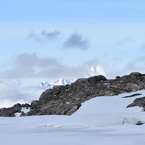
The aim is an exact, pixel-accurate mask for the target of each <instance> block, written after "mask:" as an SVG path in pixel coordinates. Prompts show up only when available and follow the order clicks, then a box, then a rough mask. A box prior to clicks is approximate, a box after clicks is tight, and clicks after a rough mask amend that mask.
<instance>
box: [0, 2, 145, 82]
mask: <svg viewBox="0 0 145 145" xmlns="http://www.w3.org/2000/svg"><path fill="white" fill-rule="evenodd" d="M0 34H1V35H0V51H1V53H0V68H1V69H0V74H1V75H0V76H1V79H10V80H19V81H21V82H22V83H27V84H37V83H38V82H39V81H40V82H41V81H52V80H57V79H59V78H61V77H63V78H64V77H83V73H84V71H85V69H86V68H87V67H90V66H91V65H95V66H97V65H101V66H102V68H103V69H104V72H105V73H106V77H108V78H112V77H115V76H116V75H124V74H128V73H130V72H133V71H140V72H142V73H145V1H143V0H139V1H137V0H118V1H115V0H53V1H50V0H29V1H26V0H25V1H24V0H21V1H20V0H5V1H2V2H0Z"/></svg>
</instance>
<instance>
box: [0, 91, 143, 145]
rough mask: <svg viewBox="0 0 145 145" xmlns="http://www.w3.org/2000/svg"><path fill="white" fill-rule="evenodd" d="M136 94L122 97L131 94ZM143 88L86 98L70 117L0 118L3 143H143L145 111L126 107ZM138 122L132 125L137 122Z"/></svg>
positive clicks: (79, 144) (113, 144)
mask: <svg viewBox="0 0 145 145" xmlns="http://www.w3.org/2000/svg"><path fill="white" fill-rule="evenodd" d="M136 93H138V94H141V95H140V96H134V97H128V98H123V97H124V96H130V95H132V94H136ZM142 96H145V90H142V91H137V92H132V93H126V94H121V95H116V96H113V97H109V96H104V97H99V98H98V97H97V98H93V99H90V100H88V101H86V102H85V103H83V104H82V107H81V108H80V109H79V110H78V111H77V112H76V113H74V114H73V115H71V116H64V115H48V116H46V115H45V116H29V117H0V138H1V141H0V143H1V144H3V145H17V144H21V145H26V144H27V145H32V144H35V145H40V144H42V145H48V144H51V145H58V144H61V145H62V144H64V145H67V144H69V145H74V144H75V145H89V144H90V145H96V144H99V145H116V144H117V145H136V144H138V145H144V144H145V141H144V136H145V131H144V130H145V124H144V123H145V113H144V112H141V110H142V108H141V107H131V108H126V105H127V104H128V103H131V102H132V101H133V100H134V99H135V98H137V97H142ZM139 121H140V122H142V125H136V124H137V123H138V122H139Z"/></svg>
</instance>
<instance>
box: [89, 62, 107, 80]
mask: <svg viewBox="0 0 145 145" xmlns="http://www.w3.org/2000/svg"><path fill="white" fill-rule="evenodd" d="M97 75H103V76H106V74H105V71H104V68H103V67H102V66H101V65H98V66H91V67H90V68H88V69H87V71H86V77H91V76H97Z"/></svg>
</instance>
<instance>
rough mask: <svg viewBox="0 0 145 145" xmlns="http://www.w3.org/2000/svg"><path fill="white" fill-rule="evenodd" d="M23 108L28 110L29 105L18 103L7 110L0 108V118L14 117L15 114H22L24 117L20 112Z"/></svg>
mask: <svg viewBox="0 0 145 145" xmlns="http://www.w3.org/2000/svg"><path fill="white" fill-rule="evenodd" d="M23 107H25V108H28V107H30V105H29V104H27V103H26V104H19V103H18V104H15V105H14V106H12V107H9V108H2V109H0V116H3V117H15V113H22V114H23V115H24V114H25V113H24V112H23V111H22V108H23Z"/></svg>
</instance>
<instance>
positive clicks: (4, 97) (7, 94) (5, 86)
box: [0, 80, 42, 108]
mask: <svg viewBox="0 0 145 145" xmlns="http://www.w3.org/2000/svg"><path fill="white" fill-rule="evenodd" d="M41 93H42V90H40V89H38V88H36V87H21V86H20V84H19V82H17V81H13V80H3V81H0V94H1V95H0V108H2V107H10V106H12V105H14V104H16V103H30V102H31V101H32V100H36V99H38V98H39V96H40V94H41Z"/></svg>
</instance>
